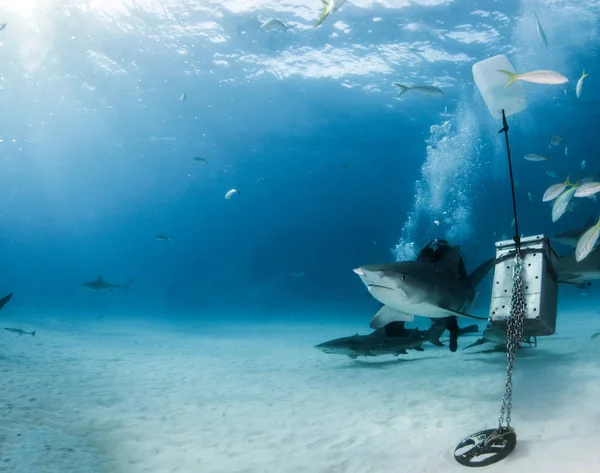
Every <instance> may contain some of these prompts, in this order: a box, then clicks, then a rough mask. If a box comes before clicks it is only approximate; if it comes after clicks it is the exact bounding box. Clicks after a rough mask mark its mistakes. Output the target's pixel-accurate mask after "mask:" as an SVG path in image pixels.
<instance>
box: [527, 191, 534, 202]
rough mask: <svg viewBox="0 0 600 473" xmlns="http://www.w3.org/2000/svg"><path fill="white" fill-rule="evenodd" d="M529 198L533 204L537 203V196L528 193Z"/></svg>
mask: <svg viewBox="0 0 600 473" xmlns="http://www.w3.org/2000/svg"><path fill="white" fill-rule="evenodd" d="M527 197H529V200H530V201H531V202H535V196H534V195H533V194H532V193H531V192H528V193H527Z"/></svg>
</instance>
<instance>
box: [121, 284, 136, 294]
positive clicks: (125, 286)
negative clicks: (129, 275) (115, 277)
mask: <svg viewBox="0 0 600 473" xmlns="http://www.w3.org/2000/svg"><path fill="white" fill-rule="evenodd" d="M132 284H133V281H129V282H128V283H127V284H124V285H123V286H121V287H122V288H123V290H124V291H125V295H127V294H129V287H130V286H131V285H132Z"/></svg>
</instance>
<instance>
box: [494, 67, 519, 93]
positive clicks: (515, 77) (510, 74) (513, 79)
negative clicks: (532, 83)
mask: <svg viewBox="0 0 600 473" xmlns="http://www.w3.org/2000/svg"><path fill="white" fill-rule="evenodd" d="M498 72H502V74H506V75H507V76H508V82H507V83H506V85H505V86H504V88H505V89H506V88H507V87H508V86H509V85H511V84H514V83H515V82H516V81H518V80H519V79H520V77H521V76H520V75H519V74H515V73H514V72H509V71H505V70H504V69H498Z"/></svg>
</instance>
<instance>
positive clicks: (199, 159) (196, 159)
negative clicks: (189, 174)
mask: <svg viewBox="0 0 600 473" xmlns="http://www.w3.org/2000/svg"><path fill="white" fill-rule="evenodd" d="M192 161H202V162H203V163H208V161H207V160H206V158H203V157H201V156H196V157H195V158H193V159H192Z"/></svg>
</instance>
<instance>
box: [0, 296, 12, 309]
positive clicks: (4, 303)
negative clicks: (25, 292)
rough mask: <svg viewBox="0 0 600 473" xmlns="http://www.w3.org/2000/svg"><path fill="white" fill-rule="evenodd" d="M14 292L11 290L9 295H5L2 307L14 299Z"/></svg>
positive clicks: (0, 300) (0, 307)
mask: <svg viewBox="0 0 600 473" xmlns="http://www.w3.org/2000/svg"><path fill="white" fill-rule="evenodd" d="M12 296H13V293H12V292H11V293H10V294H9V295H8V296H4V297H3V298H2V299H0V309H2V307H4V306H5V305H6V303H7V302H8V301H9V300H11V299H12Z"/></svg>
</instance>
